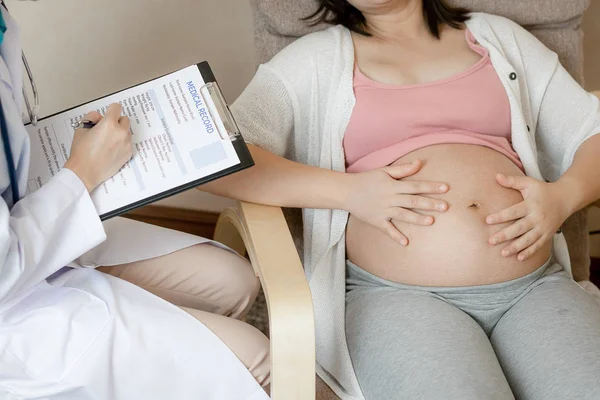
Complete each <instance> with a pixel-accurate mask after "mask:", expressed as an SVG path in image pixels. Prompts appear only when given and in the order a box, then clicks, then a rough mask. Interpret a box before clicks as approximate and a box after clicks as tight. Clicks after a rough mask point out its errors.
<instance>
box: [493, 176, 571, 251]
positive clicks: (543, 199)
mask: <svg viewBox="0 0 600 400" xmlns="http://www.w3.org/2000/svg"><path fill="white" fill-rule="evenodd" d="M496 180H497V181H498V183H499V184H500V185H502V186H504V187H506V188H510V189H515V190H518V191H520V192H521V195H522V196H523V199H524V200H523V201H522V202H520V203H518V204H515V205H514V206H512V207H509V208H507V209H504V210H502V211H500V212H498V213H495V214H492V215H490V216H489V217H487V219H486V222H487V223H488V224H490V225H496V224H502V223H505V222H511V221H514V223H512V224H511V225H509V226H508V227H506V228H504V229H502V230H501V231H500V232H498V233H495V234H494V235H492V236H491V237H490V240H489V243H490V244H491V245H494V246H495V245H499V244H501V243H506V242H508V241H511V243H510V244H509V245H508V246H506V247H505V248H504V249H503V250H502V255H503V256H504V257H510V256H512V255H514V254H517V253H518V257H517V258H518V259H519V261H524V260H526V259H528V258H529V257H531V256H532V255H533V254H534V253H535V252H536V251H538V250H539V249H540V248H541V247H542V246H543V245H544V244H545V243H546V242H548V241H549V240H550V239H552V236H553V235H554V234H555V233H556V231H558V229H559V228H560V227H561V225H562V224H563V222H565V220H566V219H567V218H568V217H569V211H568V207H567V206H566V203H565V192H564V191H563V190H561V186H560V184H558V183H546V182H541V181H538V180H536V179H533V178H530V177H527V176H508V177H507V176H504V175H502V174H499V175H498V176H497V177H496Z"/></svg>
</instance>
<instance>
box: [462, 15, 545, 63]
mask: <svg viewBox="0 0 600 400" xmlns="http://www.w3.org/2000/svg"><path fill="white" fill-rule="evenodd" d="M467 26H468V27H469V29H471V31H473V32H474V33H475V34H476V36H477V34H479V36H481V37H483V38H485V39H487V40H488V41H489V42H490V43H492V44H495V45H496V46H498V47H501V48H502V50H503V52H505V53H507V55H510V54H511V53H513V52H514V53H515V54H517V53H518V54H519V55H520V56H522V57H540V56H543V57H544V58H546V57H552V56H553V52H552V51H550V50H549V49H548V48H547V47H546V46H545V45H544V44H543V43H542V42H541V41H540V40H539V39H538V38H536V37H535V36H534V35H533V34H532V33H531V32H529V31H528V30H527V29H525V28H523V27H522V26H521V25H519V24H518V23H516V22H515V21H513V20H511V19H509V18H506V17H503V16H500V15H495V14H487V13H482V12H476V13H471V14H470V20H469V21H468V22H467Z"/></svg>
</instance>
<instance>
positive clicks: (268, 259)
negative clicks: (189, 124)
mask: <svg viewBox="0 0 600 400" xmlns="http://www.w3.org/2000/svg"><path fill="white" fill-rule="evenodd" d="M215 240H217V241H219V242H221V243H223V244H225V245H227V246H229V247H231V248H232V249H234V250H236V251H238V252H239V253H240V254H244V249H246V250H247V252H248V255H249V256H250V261H251V262H252V266H253V267H254V270H255V272H256V274H257V275H258V277H259V278H260V282H261V284H262V287H263V290H264V292H265V297H266V301H267V307H268V310H269V330H270V339H271V397H272V398H273V399H275V400H279V399H286V400H287V399H314V398H315V326H314V315H313V305H312V298H311V294H310V290H309V287H308V282H307V281H306V276H305V275H304V269H303V267H302V263H301V262H300V258H299V257H298V253H297V250H296V247H295V246H294V242H293V240H292V236H291V234H290V231H289V229H288V226H287V223H286V221H285V218H284V216H283V212H282V211H281V209H280V208H279V207H269V206H262V205H257V204H251V203H244V202H241V203H238V204H237V205H236V206H235V207H232V208H229V209H226V210H225V211H224V212H223V213H222V214H221V216H220V218H219V221H218V223H217V228H216V231H215Z"/></svg>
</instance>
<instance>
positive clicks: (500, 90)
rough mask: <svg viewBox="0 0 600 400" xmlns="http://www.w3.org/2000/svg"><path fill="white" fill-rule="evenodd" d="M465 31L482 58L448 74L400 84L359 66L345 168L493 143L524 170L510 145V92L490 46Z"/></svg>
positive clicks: (351, 169) (357, 169)
mask: <svg viewBox="0 0 600 400" xmlns="http://www.w3.org/2000/svg"><path fill="white" fill-rule="evenodd" d="M465 35H466V38H467V42H468V44H469V47H470V48H471V49H473V50H474V51H475V52H477V53H479V54H481V56H482V59H481V60H480V61H479V62H478V63H477V64H475V65H473V66H472V67H470V68H469V69H467V70H466V71H463V72H461V73H459V74H457V75H454V76H452V77H450V78H446V79H443V80H439V81H435V82H432V83H425V84H418V85H409V86H398V85H389V84H384V83H379V82H375V81H373V80H372V79H370V78H368V77H366V76H365V75H363V74H362V73H361V72H360V70H359V69H358V67H356V68H355V71H354V94H355V97H356V105H355V107H354V110H353V111H352V116H351V118H350V122H349V124H348V127H347V128H346V133H345V136H344V142H343V146H344V152H345V154H346V166H347V168H346V171H347V172H363V171H369V170H373V169H376V168H381V167H385V166H387V165H390V164H391V163H393V162H394V161H396V160H397V159H399V158H401V157H402V156H404V155H406V154H408V153H410V152H412V151H415V150H418V149H421V148H423V147H426V146H431V145H435V144H448V143H462V144H474V145H479V146H485V147H489V148H491V149H494V150H496V151H499V152H500V153H502V154H504V155H505V156H507V157H508V158H509V159H510V160H512V161H513V162H514V163H515V164H516V165H517V166H518V167H519V168H521V169H523V165H522V164H521V161H520V160H519V156H518V155H517V153H516V152H515V151H514V150H513V148H512V143H511V115H510V103H509V101H508V96H507V94H506V91H505V89H504V87H503V85H502V82H501V81H500V78H499V77H498V75H497V74H496V71H495V70H494V67H493V65H492V63H491V61H490V58H489V54H488V52H487V50H486V49H485V48H483V47H482V46H480V45H478V44H476V42H475V38H474V37H473V35H472V34H471V32H470V31H469V30H467V31H466V33H465Z"/></svg>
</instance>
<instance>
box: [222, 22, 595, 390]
mask: <svg viewBox="0 0 600 400" xmlns="http://www.w3.org/2000/svg"><path fill="white" fill-rule="evenodd" d="M467 26H468V28H469V29H470V30H471V32H472V33H473V35H474V36H475V38H476V39H477V41H478V42H479V43H480V44H481V45H483V46H484V47H485V48H486V49H487V50H488V51H489V53H490V57H491V60H492V63H493V65H494V68H495V69H496V71H497V72H498V74H499V76H500V79H501V81H502V83H503V85H504V87H505V89H506V92H507V94H508V98H509V100H510V106H511V116H512V142H513V147H514V149H515V151H516V152H517V153H518V154H519V157H520V158H521V161H522V162H523V165H524V167H525V171H526V173H527V175H529V176H531V177H534V178H537V179H545V180H547V181H555V180H556V179H558V178H559V177H560V176H561V175H562V174H563V173H564V172H565V171H566V170H567V169H568V168H569V166H570V165H571V163H572V160H573V156H574V154H575V152H576V150H577V149H578V147H579V146H580V145H581V143H582V142H583V141H584V140H586V139H587V138H589V137H590V136H592V135H594V134H596V133H598V132H600V118H599V116H600V114H599V102H598V99H597V98H596V97H595V96H593V95H591V94H589V93H587V92H585V91H584V90H583V89H582V88H581V87H580V86H579V85H578V84H577V82H576V81H575V80H574V79H573V78H572V77H571V76H570V75H569V74H568V72H567V71H566V70H565V69H564V68H563V67H562V65H561V64H560V62H559V60H558V56H557V55H556V54H555V53H553V52H552V51H550V50H549V49H548V48H546V47H545V46H544V45H543V44H542V43H541V42H540V41H538V39H536V38H535V37H534V36H533V35H531V34H530V33H529V32H527V31H526V30H525V29H523V28H522V27H520V26H519V25H517V24H516V23H514V22H512V21H510V20H508V19H505V18H502V17H498V16H494V15H489V14H482V13H474V14H472V18H471V19H470V20H469V21H468V22H467ZM353 70H354V48H353V43H352V37H351V35H350V32H349V30H347V29H346V28H344V27H342V26H335V27H332V28H329V29H327V30H324V31H320V32H316V33H313V34H310V35H307V36H305V37H303V38H301V39H298V40H297V41H295V42H294V43H292V44H291V45H290V46H288V47H287V48H285V49H284V50H283V51H281V52H280V53H279V54H278V55H277V56H275V58H274V59H273V60H271V61H270V62H269V63H267V64H265V65H261V66H260V68H259V69H258V72H257V73H256V76H255V77H254V79H253V80H252V82H251V83H250V85H249V86H248V87H247V89H246V90H245V91H244V93H243V94H242V95H241V96H240V98H239V99H238V100H237V101H236V102H235V103H234V105H233V107H232V111H233V113H234V115H235V117H236V120H237V122H238V124H239V126H240V129H241V131H242V132H243V134H244V136H245V138H246V139H247V140H248V141H249V142H251V143H254V144H255V145H257V146H260V147H261V148H264V149H266V150H269V151H271V152H273V153H275V154H277V155H280V156H285V157H286V158H289V159H291V160H294V161H298V162H301V163H304V164H308V165H312V166H317V167H321V168H329V169H332V170H336V171H344V170H345V161H344V151H343V148H342V139H343V136H344V132H345V130H346V126H347V125H348V121H349V119H350V115H351V113H352V110H353V107H354V104H355V97H354V91H353ZM303 219H304V267H305V271H306V276H307V278H308V280H309V284H310V288H311V291H312V296H313V301H314V311H315V319H316V339H317V370H318V373H319V375H320V376H321V378H322V379H323V380H324V381H325V382H326V383H327V384H328V385H329V386H331V387H332V389H333V390H334V391H335V392H336V393H337V394H338V396H340V397H341V398H342V399H362V398H363V396H362V393H361V391H360V388H359V385H358V382H357V380H356V377H355V375H354V371H353V368H352V364H351V361H350V356H349V353H348V348H347V344H346V336H345V326H344V318H345V259H346V256H345V240H344V234H345V227H346V223H347V219H348V213H347V212H345V211H341V210H321V209H318V210H317V209H305V210H304V211H303ZM554 245H555V246H554V251H555V256H556V258H557V259H558V261H559V262H561V263H562V264H563V265H564V266H565V268H567V269H568V270H570V262H569V257H568V251H567V247H566V242H565V241H564V238H563V236H562V234H557V235H555V238H554Z"/></svg>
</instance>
